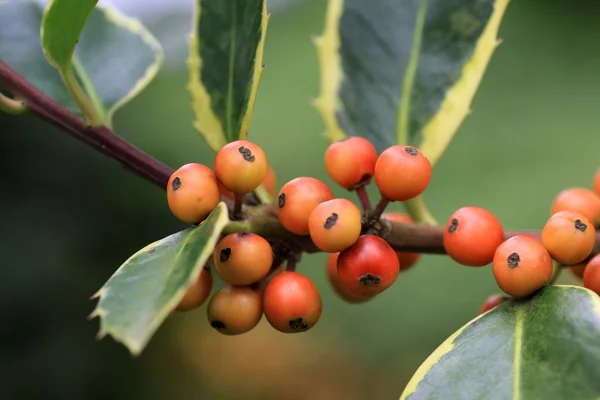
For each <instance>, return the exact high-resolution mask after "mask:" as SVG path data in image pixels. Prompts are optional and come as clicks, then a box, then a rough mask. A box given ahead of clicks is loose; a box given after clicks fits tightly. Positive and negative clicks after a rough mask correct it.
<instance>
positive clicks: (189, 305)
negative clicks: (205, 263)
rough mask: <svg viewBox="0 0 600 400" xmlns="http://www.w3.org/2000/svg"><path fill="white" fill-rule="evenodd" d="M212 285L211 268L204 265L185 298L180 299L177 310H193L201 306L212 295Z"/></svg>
mask: <svg viewBox="0 0 600 400" xmlns="http://www.w3.org/2000/svg"><path fill="white" fill-rule="evenodd" d="M212 286H213V279H212V273H211V272H210V268H208V267H204V268H203V270H202V272H201V273H200V276H199V277H198V279H197V280H196V281H195V282H194V283H192V285H191V286H190V287H189V288H188V290H187V292H186V293H185V295H184V296H183V299H181V300H180V301H179V304H178V305H177V307H176V308H175V311H191V310H194V309H196V308H198V307H200V306H201V305H202V304H204V302H205V301H206V299H208V296H210V291H211V290H212Z"/></svg>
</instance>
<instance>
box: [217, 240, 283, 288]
mask: <svg viewBox="0 0 600 400" xmlns="http://www.w3.org/2000/svg"><path fill="white" fill-rule="evenodd" d="M214 260H215V270H216V271H217V274H219V276H220V277H221V279H223V280H224V281H225V282H227V283H228V284H230V285H233V286H247V285H251V284H253V283H256V282H258V281H260V280H262V279H263V278H265V277H266V276H267V275H268V273H269V270H270V269H271V264H273V249H272V248H271V245H270V244H269V242H267V241H266V239H264V238H262V237H261V236H259V235H257V234H255V233H250V232H236V233H231V234H229V235H227V236H225V237H224V238H223V239H221V241H220V242H219V243H218V244H217V247H216V248H215V251H214Z"/></svg>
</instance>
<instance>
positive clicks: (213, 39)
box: [187, 0, 269, 151]
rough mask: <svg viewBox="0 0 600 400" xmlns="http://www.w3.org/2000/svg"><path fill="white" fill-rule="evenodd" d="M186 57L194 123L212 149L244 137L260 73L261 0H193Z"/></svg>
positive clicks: (265, 20) (264, 3)
mask: <svg viewBox="0 0 600 400" xmlns="http://www.w3.org/2000/svg"><path fill="white" fill-rule="evenodd" d="M195 4H196V5H195V10H194V20H193V27H194V28H193V29H194V31H193V33H192V36H191V38H190V54H189V58H188V61H187V64H188V68H189V73H190V81H189V83H188V91H189V92H190V95H191V98H192V108H193V111H194V116H195V122H194V126H195V127H196V129H197V130H198V131H199V132H200V133H201V134H202V135H203V136H204V138H205V140H206V141H207V143H208V144H209V146H210V147H211V148H212V149H213V150H214V151H219V149H221V147H223V146H224V145H225V144H227V143H229V142H233V141H235V140H238V139H246V138H247V136H248V130H249V129H250V120H251V118H252V112H253V110H254V103H255V100H256V94H257V91H258V84H259V82H260V77H261V75H262V71H263V68H264V66H263V64H262V62H263V49H264V44H265V37H266V32H267V24H268V20H269V14H268V13H267V0H196V2H195Z"/></svg>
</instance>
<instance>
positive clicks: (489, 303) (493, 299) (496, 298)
mask: <svg viewBox="0 0 600 400" xmlns="http://www.w3.org/2000/svg"><path fill="white" fill-rule="evenodd" d="M508 299H509V297H507V296H503V295H501V294H493V295H491V296H490V297H488V298H487V299H485V302H484V303H483V305H482V306H481V309H480V310H479V314H483V313H485V312H488V311H490V310H491V309H492V308H494V307H496V306H499V305H500V304H502V303H504V302H505V301H506V300H508Z"/></svg>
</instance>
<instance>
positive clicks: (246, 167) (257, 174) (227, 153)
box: [214, 140, 268, 194]
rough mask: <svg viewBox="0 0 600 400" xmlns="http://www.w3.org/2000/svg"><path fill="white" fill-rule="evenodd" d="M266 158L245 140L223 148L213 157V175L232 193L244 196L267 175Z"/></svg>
mask: <svg viewBox="0 0 600 400" xmlns="http://www.w3.org/2000/svg"><path fill="white" fill-rule="evenodd" d="M267 165H268V164H267V158H266V157H265V153H264V152H263V151H262V149H261V148H260V147H259V146H258V145H257V144H255V143H252V142H249V141H247V140H236V141H235V142H231V143H228V144H227V145H225V146H223V148H221V150H219V152H218V153H217V156H216V157H215V165H214V169H215V174H216V175H217V179H218V180H219V182H221V184H222V185H223V186H224V187H225V188H227V189H228V190H230V191H231V192H233V193H237V194H246V193H250V192H252V191H253V190H254V189H256V188H257V187H258V186H260V184H261V183H262V181H263V180H264V179H265V176H266V174H267V169H268V167H267Z"/></svg>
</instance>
